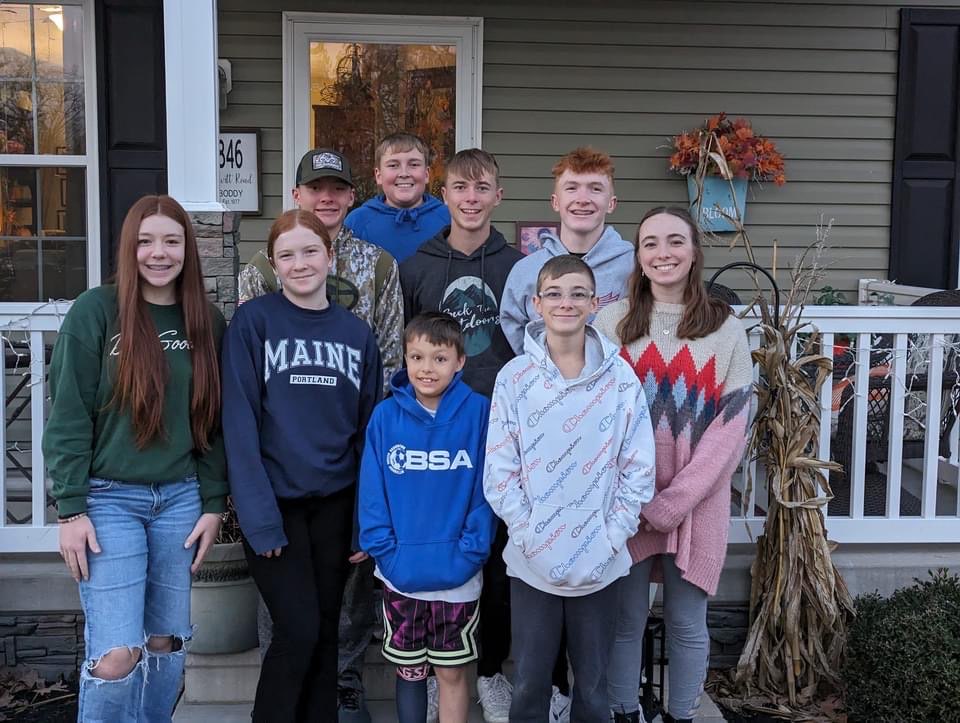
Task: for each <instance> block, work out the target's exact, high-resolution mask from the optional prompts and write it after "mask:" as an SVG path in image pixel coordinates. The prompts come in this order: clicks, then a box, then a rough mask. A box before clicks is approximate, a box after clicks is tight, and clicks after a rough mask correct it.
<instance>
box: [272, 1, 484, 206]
mask: <svg viewBox="0 0 960 723" xmlns="http://www.w3.org/2000/svg"><path fill="white" fill-rule="evenodd" d="M318 40H319V41H327V42H365V43H411V44H444V45H455V46H456V48H457V71H456V77H457V81H456V83H457V85H456V97H457V111H456V121H455V122H456V131H455V134H456V140H455V144H456V150H458V151H459V150H462V149H464V148H474V147H479V146H480V139H481V137H482V136H481V113H482V110H483V103H482V98H483V18H480V17H454V16H449V17H447V16H437V15H372V14H371V15H366V14H358V13H313V12H284V13H283V52H282V56H283V184H284V191H283V198H284V208H290V207H292V204H293V199H292V198H291V197H290V193H289V189H292V188H293V186H294V182H295V171H296V168H295V167H296V163H297V161H298V160H300V157H301V156H302V155H303V154H304V153H306V151H307V150H309V148H310V147H311V145H310V72H309V60H308V61H307V62H306V63H304V62H303V61H302V60H301V61H300V62H299V63H298V62H297V61H298V59H302V58H309V52H310V43H311V42H313V41H318ZM304 69H306V70H307V72H306V73H304V72H303V71H304Z"/></svg>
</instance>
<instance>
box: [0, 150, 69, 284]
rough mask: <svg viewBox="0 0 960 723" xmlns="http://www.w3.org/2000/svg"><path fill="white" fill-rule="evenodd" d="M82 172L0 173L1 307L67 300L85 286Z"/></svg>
mask: <svg viewBox="0 0 960 723" xmlns="http://www.w3.org/2000/svg"><path fill="white" fill-rule="evenodd" d="M86 235H87V219H86V181H85V169H83V168H72V167H71V168H57V167H24V168H11V167H6V168H0V302H3V301H46V300H47V299H51V298H52V299H72V298H75V297H76V295H77V294H78V293H80V292H81V291H83V290H84V289H85V288H86V286H87V240H86Z"/></svg>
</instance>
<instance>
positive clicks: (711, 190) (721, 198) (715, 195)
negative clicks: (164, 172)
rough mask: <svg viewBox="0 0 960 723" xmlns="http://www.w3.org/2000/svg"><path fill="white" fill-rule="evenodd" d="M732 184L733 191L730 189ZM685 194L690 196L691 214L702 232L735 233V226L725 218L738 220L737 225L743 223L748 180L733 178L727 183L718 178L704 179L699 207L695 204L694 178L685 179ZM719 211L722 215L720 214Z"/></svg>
mask: <svg viewBox="0 0 960 723" xmlns="http://www.w3.org/2000/svg"><path fill="white" fill-rule="evenodd" d="M731 183H732V185H733V188H732V189H731ZM687 193H688V194H689V196H690V214H691V215H692V216H693V217H694V218H696V219H697V223H699V224H700V228H701V229H702V230H704V231H712V232H714V233H716V232H718V231H735V230H736V226H734V224H733V222H732V221H731V220H730V219H728V218H727V217H726V216H725V215H724V214H726V215H727V216H733V217H734V218H737V217H739V218H740V223H744V222H745V221H746V211H747V179H746V178H734V179H733V181H732V182H731V181H728V180H726V179H724V178H721V177H720V176H707V177H706V178H704V179H703V198H702V199H701V200H702V203H701V204H699V206H700V209H699V215H698V204H697V182H696V181H695V180H694V178H693V176H687ZM721 211H722V213H721Z"/></svg>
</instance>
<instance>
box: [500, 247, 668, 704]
mask: <svg viewBox="0 0 960 723" xmlns="http://www.w3.org/2000/svg"><path fill="white" fill-rule="evenodd" d="M534 305H535V309H536V311H537V313H538V314H539V315H540V316H541V317H542V320H540V321H534V322H531V323H530V324H528V325H527V327H526V339H525V342H524V349H525V350H526V351H525V353H523V354H521V355H520V356H518V357H517V358H516V359H514V360H513V361H511V362H509V363H508V364H507V365H506V366H505V367H504V368H503V369H502V370H501V371H500V373H499V374H498V375H497V383H496V385H495V387H494V392H493V403H492V404H491V407H490V423H489V429H488V440H487V449H486V452H487V456H486V471H485V473H484V491H485V493H486V496H487V500H488V501H489V502H490V505H491V506H492V507H493V509H494V511H495V512H496V513H497V515H498V516H499V517H500V518H501V519H502V520H503V521H504V522H505V523H506V525H507V529H508V530H509V534H510V541H509V542H508V543H507V546H506V549H505V550H504V552H503V559H504V561H505V562H506V563H507V574H508V575H510V578H511V580H510V607H511V625H512V628H513V659H514V687H513V697H512V702H511V705H510V716H509V718H510V723H543V721H546V720H550V718H549V711H550V707H551V687H550V684H551V678H552V673H553V668H554V663H555V659H556V655H557V651H558V649H559V647H560V639H561V635H562V633H563V632H564V631H565V632H566V636H567V652H568V653H569V656H570V665H571V667H572V668H573V675H574V687H573V702H572V705H571V711H570V719H571V720H573V721H590V723H594V722H597V721H606V720H608V719H609V715H610V710H609V708H608V704H607V680H606V669H607V665H608V663H609V659H610V652H611V648H612V646H613V641H614V635H615V632H616V621H615V620H614V618H615V617H616V616H615V615H612V614H611V612H610V611H611V610H615V609H617V606H618V605H619V602H618V598H619V593H618V588H619V584H618V582H619V580H620V578H622V577H623V576H624V575H627V574H628V573H629V571H630V566H631V564H632V563H631V558H630V552H629V550H628V549H627V540H628V539H630V538H631V537H632V536H633V535H634V533H636V531H637V527H638V526H639V524H640V510H641V506H642V505H644V504H646V503H647V502H649V501H650V499H651V498H652V497H653V490H654V477H655V468H654V439H653V429H652V427H651V424H650V412H649V410H648V407H647V403H646V398H645V397H644V393H643V386H642V385H641V384H640V380H639V379H637V375H636V374H635V373H634V371H633V369H632V368H631V367H630V365H629V364H627V362H626V361H624V360H623V359H622V358H621V357H620V354H619V348H618V347H617V345H615V344H614V343H613V342H611V341H610V340H609V339H607V338H606V337H604V336H603V335H602V334H600V333H599V332H598V331H597V330H596V329H594V328H593V327H592V326H590V325H589V324H588V323H587V320H588V319H589V318H590V317H591V316H592V315H593V314H594V313H596V310H597V297H596V283H595V281H594V277H593V272H592V271H591V269H590V267H589V266H588V265H587V263H586V262H585V261H584V260H583V259H578V258H577V257H576V256H574V255H572V254H568V255H564V256H557V257H555V258H552V259H550V260H549V261H547V262H546V263H545V264H544V265H543V268H542V269H541V270H540V273H539V274H538V276H537V282H536V286H535V295H534Z"/></svg>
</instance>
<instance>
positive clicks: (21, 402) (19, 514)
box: [0, 301, 70, 553]
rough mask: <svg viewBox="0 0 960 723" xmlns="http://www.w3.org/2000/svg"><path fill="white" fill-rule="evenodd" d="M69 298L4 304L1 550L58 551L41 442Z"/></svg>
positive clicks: (0, 319)
mask: <svg viewBox="0 0 960 723" xmlns="http://www.w3.org/2000/svg"><path fill="white" fill-rule="evenodd" d="M69 308H70V302H65V301H60V302H50V303H46V304H33V303H30V304H2V305H0V336H2V342H3V352H4V353H3V356H2V357H0V363H2V365H3V367H2V368H3V374H2V375H0V378H2V380H3V397H4V402H5V404H4V424H3V426H2V429H0V449H2V450H3V464H2V465H0V512H2V514H0V553H4V552H40V551H54V550H56V549H57V526H56V517H57V515H56V509H55V507H54V506H53V504H52V502H51V500H50V499H49V497H48V493H49V490H50V480H48V479H47V475H46V467H45V465H44V462H43V450H42V449H41V446H40V440H41V438H42V437H43V425H44V421H45V420H46V415H47V385H46V380H47V369H48V362H49V358H50V350H51V348H52V346H53V342H54V339H55V338H56V333H57V332H58V331H59V329H60V325H61V323H62V322H63V317H64V315H65V314H66V313H67V310H68V309H69Z"/></svg>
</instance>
